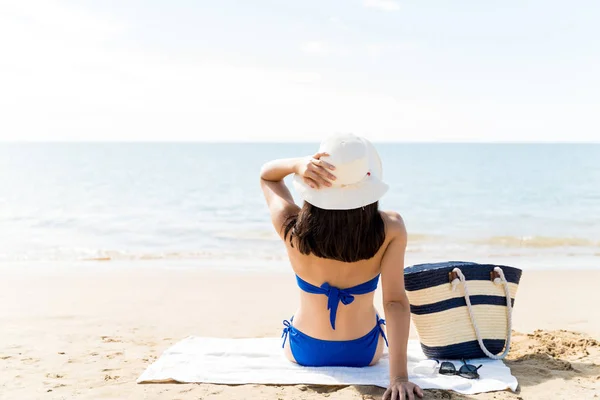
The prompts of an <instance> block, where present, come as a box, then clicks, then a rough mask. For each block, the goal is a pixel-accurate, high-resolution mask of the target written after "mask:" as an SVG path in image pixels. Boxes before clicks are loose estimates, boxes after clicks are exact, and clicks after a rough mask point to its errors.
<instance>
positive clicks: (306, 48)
mask: <svg viewBox="0 0 600 400" xmlns="http://www.w3.org/2000/svg"><path fill="white" fill-rule="evenodd" d="M301 49H302V51H303V52H304V53H306V54H317V55H327V54H329V53H330V48H329V45H328V44H327V43H326V42H323V41H320V40H313V41H308V42H304V43H302V45H301Z"/></svg>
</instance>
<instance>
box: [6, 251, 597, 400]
mask: <svg viewBox="0 0 600 400" xmlns="http://www.w3.org/2000/svg"><path fill="white" fill-rule="evenodd" d="M0 269H1V274H2V275H1V276H2V279H1V280H0V304H1V305H2V306H1V307H0V326H1V327H2V329H1V330H0V371H2V374H0V398H1V399H10V400H13V399H15V400H16V399H18V400H21V399H182V400H187V399H223V400H225V399H256V400H258V399H301V400H311V399H320V398H324V397H327V398H330V399H379V398H380V397H381V395H382V394H383V390H382V389H380V388H376V387H354V386H349V387H343V386H341V387H319V386H311V385H308V386H307V385H293V386H276V385H274V386H264V385H240V386H228V385H212V384H145V385H138V384H136V383H135V380H136V378H137V377H138V376H139V375H140V374H141V373H142V372H143V371H144V369H145V368H146V367H147V366H148V365H150V363H152V362H153V361H154V360H156V358H157V357H159V356H160V354H161V353H162V352H163V351H164V350H165V349H167V348H168V347H169V346H171V345H173V344H175V343H176V342H178V341H179V340H181V339H183V338H185V337H187V336H189V335H197V336H214V337H231V338H241V337H273V336H277V337H278V336H279V335H280V334H281V328H282V326H281V321H282V320H283V319H285V318H288V317H289V316H290V315H291V314H292V313H293V312H294V310H295V308H296V306H297V296H295V295H291V294H290V293H296V291H297V289H296V288H295V282H294V279H293V274H292V272H291V271H288V272H269V273H257V272H255V271H248V272H245V271H243V270H239V271H236V273H235V274H232V273H231V271H227V270H218V269H194V268H182V267H176V266H175V267H173V266H169V265H167V264H159V263H156V262H152V261H146V262H137V263H122V264H119V263H115V262H106V263H101V262H100V263H99V262H93V263H92V262H90V263H75V264H69V265H65V264H62V265H61V264H60V263H58V264H48V265H44V266H40V267H32V266H27V267H25V266H24V265H22V266H19V265H5V266H2V267H1V268H0ZM598 281H600V271H598V270H571V271H525V273H524V275H523V278H522V282H521V285H520V287H519V292H518V293H517V298H516V303H515V310H514V331H515V332H516V333H515V338H514V344H513V347H512V351H511V354H510V355H509V357H508V360H507V364H508V365H509V366H510V367H511V369H512V372H513V374H514V375H515V376H516V377H517V379H518V380H519V383H520V393H518V394H514V393H510V392H496V393H488V394H481V395H475V396H462V395H458V394H456V393H452V392H442V391H426V396H425V398H428V399H443V398H445V399H448V398H452V399H466V398H473V399H575V398H577V399H593V398H596V397H597V396H600V346H599V343H598V340H599V339H600V313H599V312H598V311H597V309H595V307H596V306H597V304H600V291H598V290H597V283H598ZM376 305H377V307H378V309H379V310H381V293H380V291H378V292H377V294H376ZM411 337H412V338H416V334H415V331H414V327H413V328H411ZM595 396H596V397H595Z"/></svg>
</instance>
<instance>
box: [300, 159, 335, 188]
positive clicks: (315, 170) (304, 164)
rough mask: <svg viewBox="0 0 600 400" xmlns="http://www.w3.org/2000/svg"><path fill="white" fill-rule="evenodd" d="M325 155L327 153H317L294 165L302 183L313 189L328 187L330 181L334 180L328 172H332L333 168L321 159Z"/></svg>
mask: <svg viewBox="0 0 600 400" xmlns="http://www.w3.org/2000/svg"><path fill="white" fill-rule="evenodd" d="M327 155H328V154H327V153H317V154H315V155H314V156H311V157H304V158H301V159H300V160H299V161H298V165H296V168H295V170H296V171H295V172H296V174H298V175H300V176H301V177H302V180H303V181H304V183H306V184H307V185H308V186H310V187H312V188H314V189H319V188H321V187H323V186H326V187H330V186H331V182H330V181H334V180H335V176H334V175H333V174H332V173H331V172H329V171H333V170H334V169H335V167H334V166H333V165H331V164H329V163H328V162H326V161H325V160H322V159H321V157H324V156H327Z"/></svg>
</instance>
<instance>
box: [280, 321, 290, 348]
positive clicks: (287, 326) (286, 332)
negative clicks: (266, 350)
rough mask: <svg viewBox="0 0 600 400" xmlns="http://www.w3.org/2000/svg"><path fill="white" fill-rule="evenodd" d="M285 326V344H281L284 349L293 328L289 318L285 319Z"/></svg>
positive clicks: (283, 333) (283, 334)
mask: <svg viewBox="0 0 600 400" xmlns="http://www.w3.org/2000/svg"><path fill="white" fill-rule="evenodd" d="M283 326H284V328H283V332H282V333H281V337H282V338H283V344H282V345H281V348H282V349H283V348H284V347H285V341H286V340H287V337H288V334H289V333H290V331H291V330H292V324H291V323H290V321H288V320H287V319H284V320H283Z"/></svg>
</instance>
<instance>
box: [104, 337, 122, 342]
mask: <svg viewBox="0 0 600 400" xmlns="http://www.w3.org/2000/svg"><path fill="white" fill-rule="evenodd" d="M100 339H102V341H103V342H104V343H122V342H123V341H122V340H121V339H120V338H115V337H111V336H100Z"/></svg>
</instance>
